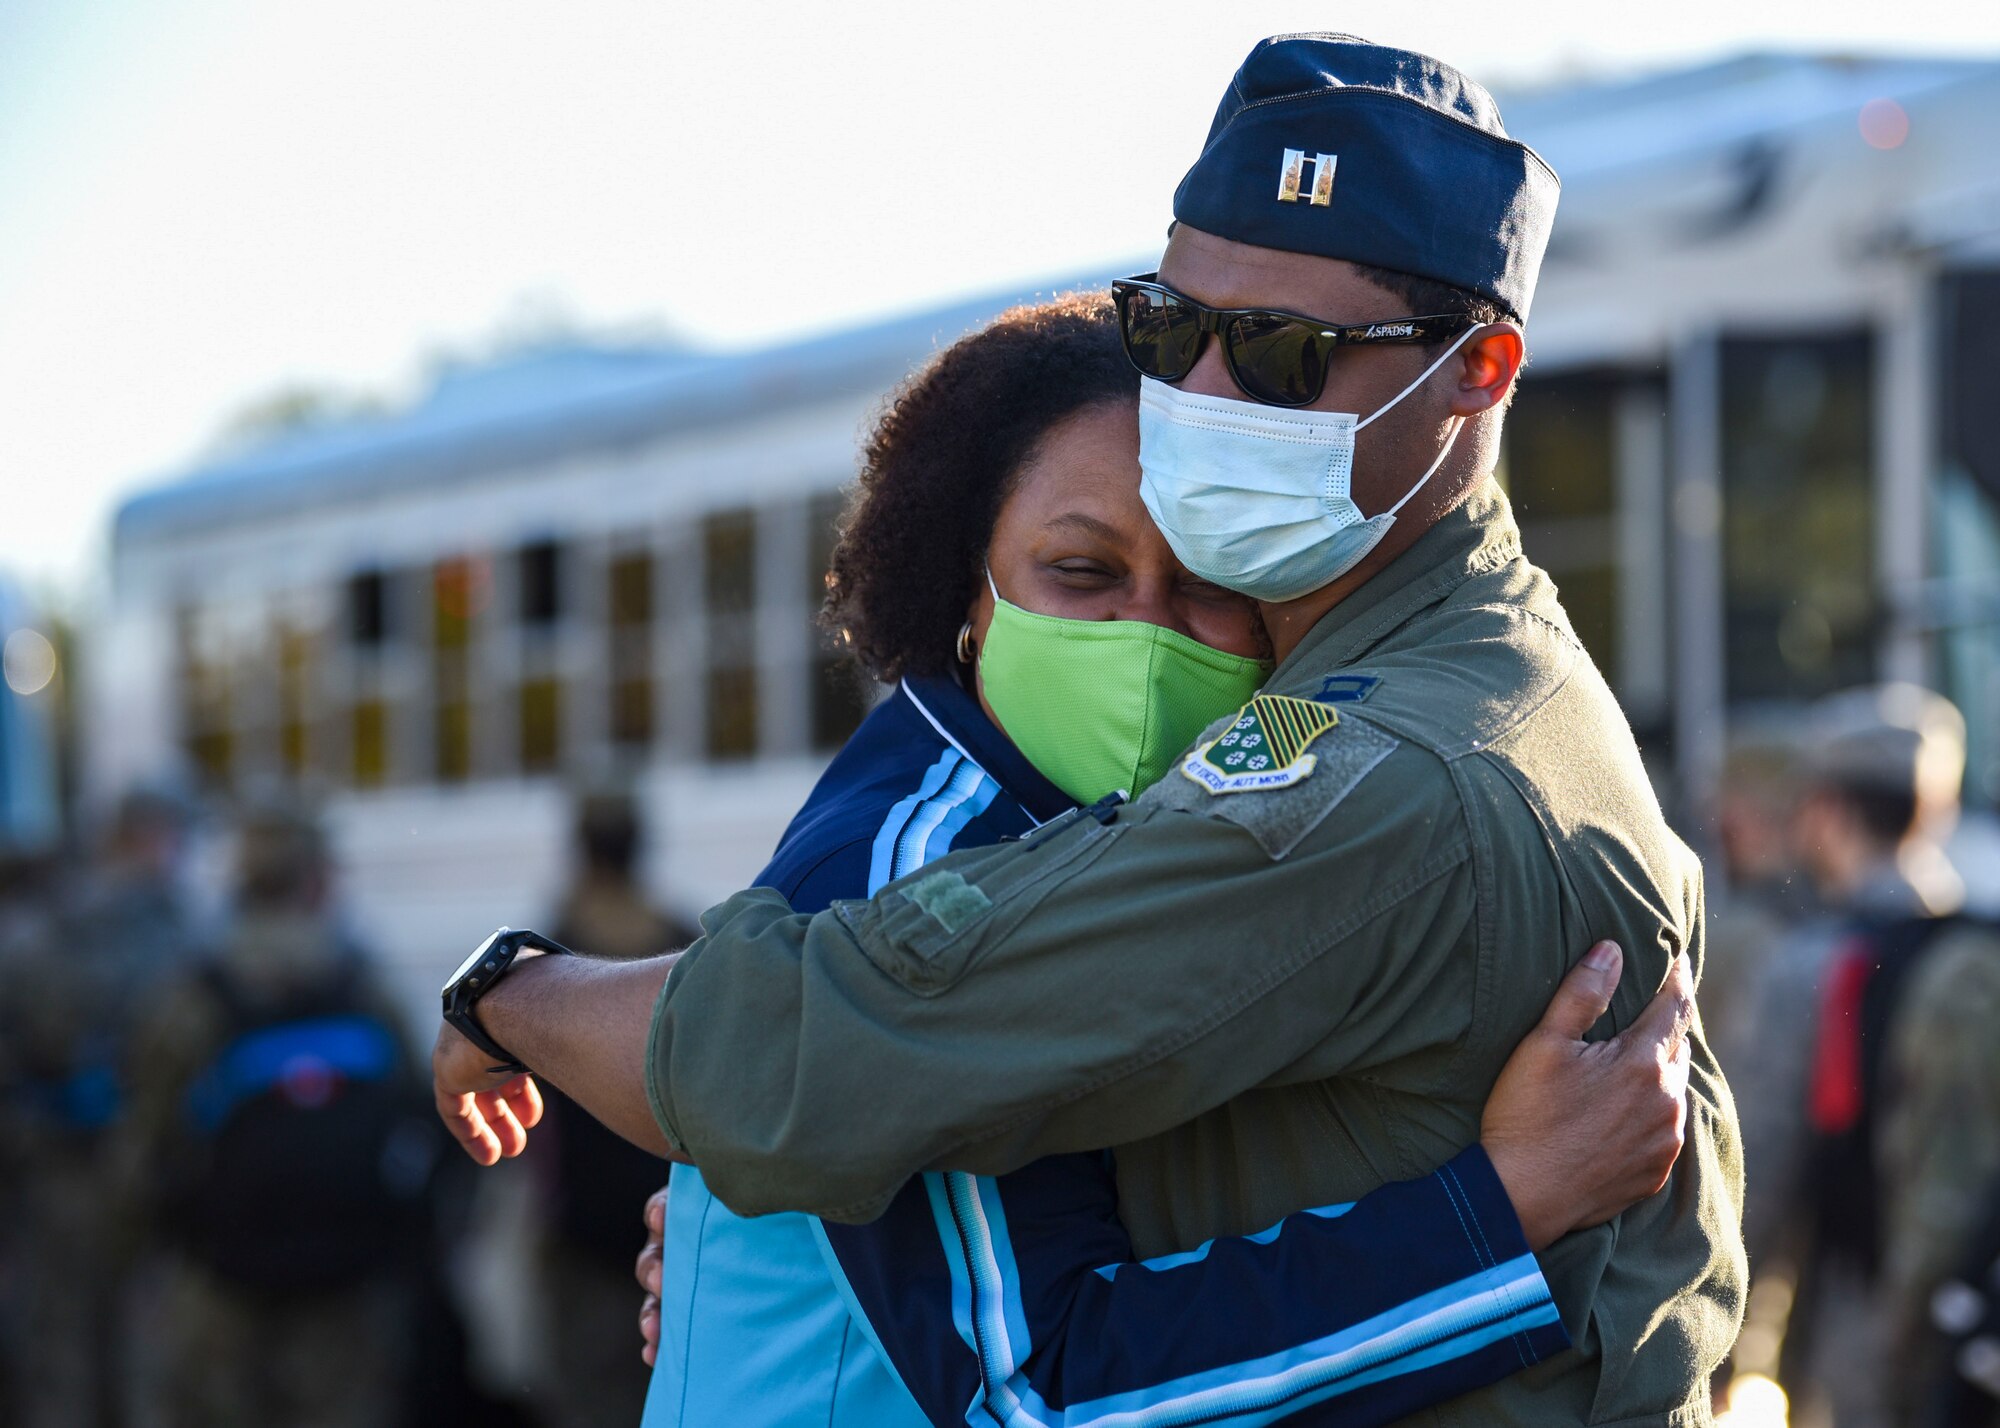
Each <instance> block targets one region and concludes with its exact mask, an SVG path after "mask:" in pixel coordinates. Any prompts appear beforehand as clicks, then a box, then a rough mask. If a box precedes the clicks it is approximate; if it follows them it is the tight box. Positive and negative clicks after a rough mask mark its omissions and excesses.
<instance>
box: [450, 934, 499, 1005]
mask: <svg viewBox="0 0 2000 1428" xmlns="http://www.w3.org/2000/svg"><path fill="white" fill-rule="evenodd" d="M507 931H508V929H507V928H504V927H500V928H496V929H494V931H493V933H492V934H491V935H490V936H488V937H487V939H486V940H485V941H484V942H482V943H480V944H479V945H478V946H477V947H475V948H473V949H472V955H471V956H470V957H467V958H466V959H465V960H464V961H463V962H460V963H459V964H458V970H457V971H456V972H453V973H452V974H451V975H450V976H449V977H446V978H445V979H444V990H445V991H447V992H448V991H450V990H451V989H452V988H453V987H454V986H456V985H458V979H459V978H461V977H463V976H464V975H465V974H466V973H467V972H470V971H471V970H472V969H473V968H474V967H477V966H478V965H479V959H480V958H481V957H484V956H485V955H486V954H487V953H488V952H489V951H491V950H492V948H493V944H494V943H495V942H498V941H499V940H500V939H501V937H503V936H504V935H506V933H507Z"/></svg>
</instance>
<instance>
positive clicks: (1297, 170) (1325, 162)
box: [1278, 149, 1340, 208]
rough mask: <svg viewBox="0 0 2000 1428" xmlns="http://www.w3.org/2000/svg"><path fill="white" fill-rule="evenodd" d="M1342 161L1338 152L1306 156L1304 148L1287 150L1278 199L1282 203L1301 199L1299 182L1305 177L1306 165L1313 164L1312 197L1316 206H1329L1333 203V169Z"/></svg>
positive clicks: (1311, 200)
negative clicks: (1309, 157) (1308, 157)
mask: <svg viewBox="0 0 2000 1428" xmlns="http://www.w3.org/2000/svg"><path fill="white" fill-rule="evenodd" d="M1339 162H1340V156H1339V155H1338V154H1314V155H1313V156H1312V158H1311V159H1307V158H1306V151H1305V150H1304V149H1287V150H1285V167H1284V169H1283V171H1282V172H1281V173H1280V174H1279V175H1278V199H1279V201H1280V202H1281V203H1297V202H1298V201H1299V184H1300V183H1301V182H1303V181H1304V179H1305V167H1306V165H1307V164H1308V163H1311V164H1312V166H1313V186H1312V198H1311V199H1310V200H1309V201H1310V202H1311V203H1312V205H1313V207H1315V208H1327V207H1330V206H1331V205H1332V203H1333V169H1334V165H1336V164H1338V163H1339Z"/></svg>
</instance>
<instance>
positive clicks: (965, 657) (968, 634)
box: [958, 620, 972, 664]
mask: <svg viewBox="0 0 2000 1428" xmlns="http://www.w3.org/2000/svg"><path fill="white" fill-rule="evenodd" d="M958 662H959V663H960V664H971V663H972V621H970V620H967V621H966V622H965V623H964V624H962V625H960V626H959V627H958Z"/></svg>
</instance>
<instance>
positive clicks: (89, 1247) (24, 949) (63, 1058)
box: [4, 793, 195, 1428]
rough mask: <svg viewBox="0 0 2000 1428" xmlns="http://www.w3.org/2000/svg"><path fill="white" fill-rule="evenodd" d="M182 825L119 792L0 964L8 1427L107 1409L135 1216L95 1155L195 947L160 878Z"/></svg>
mask: <svg viewBox="0 0 2000 1428" xmlns="http://www.w3.org/2000/svg"><path fill="white" fill-rule="evenodd" d="M186 821H187V810H186V809H184V808H183V807H182V806H181V805H179V804H178V803H176V802H174V801H173V800H170V799H167V798H164V797H161V796H158V795H154V794H150V793H140V794H134V795H131V796H129V797H128V798H126V799H125V800H124V802H123V803H122V804H121V805H120V807H119V809H118V811H117V814H116V815H115V817H114V820H113V825H112V828H111V830H110V834H109V837H108V839H107V843H106V854H105V858H104V862H103V865H102V866H101V867H100V868H99V869H97V870H96V871H95V873H94V874H93V875H92V876H91V877H89V878H87V879H85V880H84V881H83V883H82V884H81V885H80V886H78V887H76V888H73V889H68V890H66V893H65V895H64V896H62V897H60V898H59V899H57V902H58V906H57V908H56V909H55V911H54V912H53V914H52V915H51V916H50V917H49V918H48V919H47V920H46V921H45V922H44V923H43V925H42V927H41V929H40V931H39V933H38V934H30V935H28V936H27V937H25V939H23V940H22V941H20V942H19V943H17V946H16V948H15V951H14V954H13V959H12V960H13V965H12V966H11V967H9V968H8V970H7V977H8V981H7V985H8V986H9V989H10V999H9V1001H10V1005H11V1006H12V1008H13V1009H14V1015H13V1016H12V1017H10V1019H9V1020H10V1023H11V1024H10V1025H9V1026H8V1027H7V1028H6V1036H5V1038H4V1039H5V1040H6V1041H8V1042H10V1043H11V1044H12V1046H13V1048H14V1050H13V1055H12V1057H11V1058H10V1059H12V1060H13V1062H14V1068H15V1074H14V1079H13V1084H12V1087H11V1090H10V1094H9V1098H8V1099H9V1103H10V1109H11V1114H10V1115H9V1117H8V1120H9V1121H10V1122H11V1134H12V1136H13V1137H14V1139H15V1145H14V1147H13V1155H14V1157H15V1158H16V1159H18V1160H19V1161H20V1162H21V1163H22V1164H23V1167H24V1169H25V1170H26V1171H27V1173H26V1174H25V1175H24V1176H23V1178H22V1181H21V1184H20V1202H19V1204H18V1205H17V1206H16V1207H15V1216H16V1218H13V1219H11V1220H10V1224H11V1226H12V1228H13V1230H14V1231H15V1232H16V1235H17V1248H16V1250H15V1252H14V1253H12V1254H10V1255H9V1256H8V1258H10V1259H11V1260H13V1261H14V1264H15V1271H16V1273H17V1275H18V1276H19V1279H18V1290H19V1292H18V1296H17V1309H18V1311H19V1313H20V1315H21V1318H20V1323H19V1326H18V1328H17V1329H16V1331H15V1332H14V1334H13V1335H11V1337H12V1338H13V1341H14V1343H15V1345H16V1347H17V1351H18V1355H19V1361H20V1367H19V1369H18V1370H17V1372H16V1373H15V1375H14V1377H15V1379H16V1380H17V1382H16V1384H15V1389H14V1402H13V1404H12V1405H11V1412H10V1414H9V1415H8V1416H7V1419H6V1421H7V1422H8V1423H10V1424H20V1425H22V1428H43V1425H50V1428H54V1425H66V1424H98V1423H103V1422H106V1421H108V1420H110V1419H111V1418H112V1417H114V1416H115V1411H116V1410H115V1407H114V1400H115V1393H114V1389H115V1386H116V1383H117V1381H118V1378H119V1373H120V1370H119V1366H118V1363H117V1358H118V1351H119V1349H120V1347H121V1345H122V1343H123V1339H122V1337H121V1335H120V1334H119V1332H118V1320H119V1311H120V1294H121V1290H122V1286H123V1283H124V1281H125V1278H126V1276H127V1274H128V1273H129V1271H130V1269H131V1267H132V1264H133V1260H134V1256H135V1254H136V1253H137V1252H138V1250H139V1248H140V1221H139V1217H138V1215H137V1213H136V1212H135V1207H134V1205H133V1204H132V1202H131V1201H130V1200H129V1198H127V1197H126V1196H125V1195H124V1194H122V1193H121V1190H122V1187H121V1184H120V1182H119V1180H118V1178H117V1176H116V1175H115V1174H114V1173H113V1167H112V1166H111V1165H110V1163H109V1155H110V1152H111V1150H112V1148H113V1146H114V1144H115V1141H116V1137H117V1134H118V1132H119V1131H120V1130H121V1129H122V1127H123V1124H124V1118H125V1115H126V1112H127V1109H128V1088H129V1083H130V1080H131V1071H132V1067H131V1056H132V1052H133V1044H132V1043H133V1036H134V1033H135V1029H136V1026H137V1023H138V1020H139V1018H140V1017H141V1015H142V1014H143V1012H144V1010H145V1008H147V1007H148V1006H149V1005H150V1004H151V1003H152V1001H153V999H154V998H155V997H156V996H157V995H158V993H159V989H160V988H161V986H162V985H163V984H165V983H166V982H168V981H169V980H171V979H172V978H173V977H174V976H175V975H177V974H178V973H179V972H180V970H181V969H182V968H184V967H185V965H186V964H187V962H188V960H189V958H190V957H191V955H192V952H191V949H192V948H193V946H194V943H195V934H194V931H193V927H192V922H191V919H190V917H189V915H188V913H187V910H186V906H185V903H184V902H183V900H182V899H181V897H180V896H179V893H178V891H177V888H176V886H175V882H174V865H175V863H176V862H177V860H178V856H179V850H180V847H181V845H182V842H183V839H184V835H185V831H186Z"/></svg>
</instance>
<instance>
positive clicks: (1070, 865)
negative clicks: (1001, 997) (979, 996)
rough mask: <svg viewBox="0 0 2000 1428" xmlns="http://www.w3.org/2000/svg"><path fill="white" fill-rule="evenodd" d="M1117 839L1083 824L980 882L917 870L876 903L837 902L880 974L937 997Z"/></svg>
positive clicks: (1035, 842) (1041, 840) (1038, 842)
mask: <svg viewBox="0 0 2000 1428" xmlns="http://www.w3.org/2000/svg"><path fill="white" fill-rule="evenodd" d="M1051 834H1053V835H1054V836H1050V835H1051ZM1117 835H1118V829H1117V828H1116V827H1115V826H1109V827H1108V826H1105V825H1103V824H1100V823H1098V822H1096V821H1095V820H1092V819H1088V818H1083V819H1079V820H1078V821H1077V822H1076V823H1074V824H1072V825H1070V826H1069V827H1067V828H1064V829H1061V830H1059V831H1058V830H1054V829H1049V830H1045V831H1044V832H1041V833H1037V834H1036V835H1034V836H1031V837H1030V838H1029V839H1028V840H1027V841H1026V843H1025V844H1024V845H1022V846H1020V847H1018V848H1016V849H1014V850H1012V851H1010V852H1009V854H1008V855H1007V857H1006V858H1004V859H1002V860H999V861H997V862H995V863H994V864H993V866H992V868H991V871H977V870H976V871H975V874H974V876H973V877H972V878H967V877H965V876H964V875H963V874H961V873H960V872H958V871H957V870H955V869H949V868H940V869H938V870H936V871H935V872H917V873H912V874H911V875H910V876H908V877H906V878H904V879H903V880H902V881H901V882H898V883H896V884H894V885H893V886H891V887H889V888H886V889H884V890H883V892H882V893H881V894H879V895H878V896H877V897H876V898H875V900H874V901H872V902H847V903H836V904H835V905H834V907H835V912H836V914H837V915H838V916H839V917H840V919H841V921H843V922H845V923H846V924H847V927H848V930H849V931H850V932H851V933H853V935H854V939H855V941H857V942H858V943H860V945H861V951H862V954H863V955H864V956H866V957H867V958H868V960H869V961H870V962H873V963H874V964H875V966H876V968H877V969H878V970H879V971H881V972H882V973H883V974H884V975H886V976H888V977H890V978H892V979H894V980H895V981H896V982H898V983H899V984H901V985H902V986H903V987H904V988H906V989H907V990H909V991H911V992H914V993H916V994H917V995H918V996H923V997H934V996H936V995H937V994H938V993H940V992H943V991H945V990H947V989H949V988H950V987H951V986H952V984H953V983H955V982H957V980H958V979H959V978H960V977H961V976H963V975H964V973H965V969H966V968H967V967H968V966H970V965H971V963H972V959H973V958H974V957H975V956H976V955H977V954H978V951H979V949H980V948H981V947H983V946H985V945H987V943H989V942H991V941H995V940H998V939H1000V938H1004V937H1005V936H1006V935H1007V933H1008V932H1009V931H1010V930H1011V929H1012V928H1013V927H1014V926H1015V925H1016V924H1017V923H1019V922H1020V920H1021V919H1022V918H1023V917H1025V916H1027V915H1028V913H1030V912H1032V911H1033V910H1034V909H1035V908H1036V907H1037V906H1038V905H1039V904H1040V903H1041V900H1042V899H1043V898H1044V897H1045V896H1047V894H1048V892H1049V890H1050V889H1052V888H1053V887H1055V886H1056V885H1057V884H1059V883H1060V882H1061V881H1062V880H1063V879H1064V878H1065V877H1067V876H1069V875H1071V874H1074V873H1077V872H1080V871H1081V870H1082V869H1084V868H1086V867H1088V866H1089V865H1090V864H1091V863H1092V862H1094V861H1096V859H1097V857H1098V855H1099V854H1101V853H1102V852H1103V851H1104V850H1105V849H1106V848H1107V847H1109V846H1110V845H1111V842H1112V840H1113V839H1114V838H1116V837H1117Z"/></svg>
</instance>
